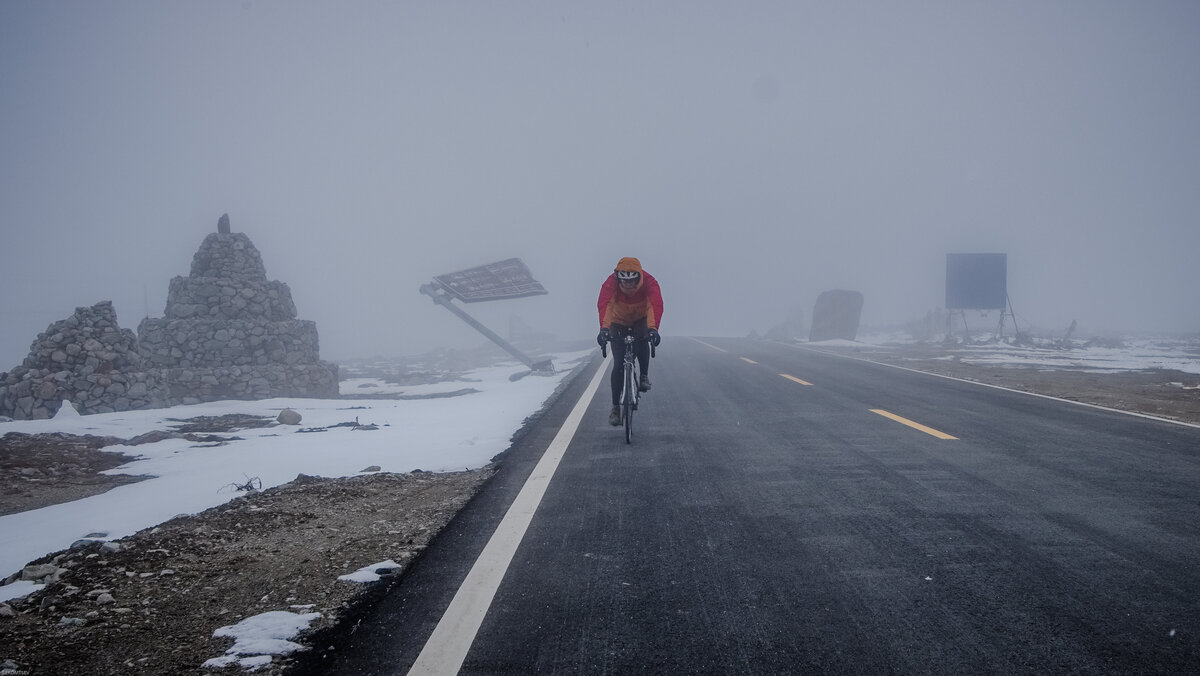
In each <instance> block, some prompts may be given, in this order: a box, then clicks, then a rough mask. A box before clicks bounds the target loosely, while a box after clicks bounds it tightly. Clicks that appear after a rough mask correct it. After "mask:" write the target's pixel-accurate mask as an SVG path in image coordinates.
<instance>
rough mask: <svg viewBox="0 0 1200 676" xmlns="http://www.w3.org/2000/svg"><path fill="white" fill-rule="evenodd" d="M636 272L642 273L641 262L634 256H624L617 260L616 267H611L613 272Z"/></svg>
mask: <svg viewBox="0 0 1200 676" xmlns="http://www.w3.org/2000/svg"><path fill="white" fill-rule="evenodd" d="M630 271H632V272H636V273H638V274H639V275H640V274H642V263H641V261H639V260H638V259H636V258H632V257H628V256H627V257H625V258H622V259H621V260H619V261H617V267H615V268H613V272H630Z"/></svg>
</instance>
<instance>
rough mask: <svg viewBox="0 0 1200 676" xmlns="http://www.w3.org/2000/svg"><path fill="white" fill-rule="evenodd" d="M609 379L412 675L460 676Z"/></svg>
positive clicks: (537, 471) (568, 430) (592, 390)
mask: <svg viewBox="0 0 1200 676" xmlns="http://www.w3.org/2000/svg"><path fill="white" fill-rule="evenodd" d="M605 375H607V369H605V368H604V364H601V365H600V368H599V369H597V370H596V375H595V376H593V377H592V382H590V383H588V386H587V389H586V390H585V391H584V393H583V396H582V397H580V398H579V401H578V402H577V403H576V404H575V408H573V409H571V413H570V415H568V416H567V419H566V420H565V421H563V424H562V427H560V428H559V430H558V434H557V435H555V437H554V440H553V441H551V442H550V445H549V446H547V447H546V451H545V453H543V454H542V459H541V460H539V461H538V464H537V466H535V467H534V468H533V473H531V474H530V475H529V478H528V479H526V480H525V485H524V486H522V487H521V492H520V493H518V494H517V497H516V499H514V500H513V503H512V505H511V506H510V507H509V508H508V512H506V513H505V514H504V518H503V519H501V521H500V525H499V526H497V527H496V532H495V533H493V534H492V537H491V539H490V540H488V543H487V545H486V546H484V548H483V551H482V552H480V554H479V558H478V559H476V560H475V565H474V566H472V567H471V572H469V573H467V577H466V579H464V580H463V583H462V586H461V587H459V588H458V591H457V592H456V593H455V594H454V599H453V600H452V601H450V606H449V607H447V608H446V613H445V614H444V615H442V619H441V620H440V621H439V622H438V625H437V626H436V627H434V629H433V633H432V634H430V635H429V640H428V641H426V642H425V647H424V648H422V649H421V654H420V655H418V656H417V661H416V662H414V663H413V665H412V668H411V669H410V670H409V672H408V673H410V674H456V673H458V670H459V669H461V668H462V664H463V661H464V660H465V659H466V658H467V651H468V650H470V649H471V644H472V643H474V641H475V635H476V634H478V633H479V627H480V625H482V624H483V618H484V616H485V615H486V614H487V611H488V608H489V607H490V606H491V605H492V599H493V598H494V597H495V596H496V590H497V589H498V588H499V587H500V581H501V579H503V578H504V573H505V571H507V570H508V565H509V564H510V563H511V562H512V558H513V555H514V554H516V551H517V546H518V545H520V544H521V539H522V538H524V537H525V531H526V529H528V528H529V523H530V521H532V520H533V514H534V512H536V511H537V508H538V505H539V504H540V503H541V501H542V497H543V496H544V495H545V493H546V487H547V486H549V485H550V479H551V478H553V477H554V472H555V470H557V469H558V464H559V462H560V461H561V460H562V457H563V455H564V454H565V453H566V450H567V446H569V445H570V443H571V439H573V438H574V437H575V432H576V430H577V429H579V423H580V422H581V421H582V420H583V414H584V412H585V411H587V408H588V405H589V404H590V403H591V401H592V397H594V396H595V394H596V390H597V389H599V387H600V381H601V380H602V379H603V378H604V376H605Z"/></svg>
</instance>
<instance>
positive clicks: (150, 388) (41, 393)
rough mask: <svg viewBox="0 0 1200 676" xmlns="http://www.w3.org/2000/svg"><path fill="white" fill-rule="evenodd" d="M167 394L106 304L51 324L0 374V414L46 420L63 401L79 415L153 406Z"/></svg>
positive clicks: (159, 376)
mask: <svg viewBox="0 0 1200 676" xmlns="http://www.w3.org/2000/svg"><path fill="white" fill-rule="evenodd" d="M165 394H166V389H165V387H164V386H163V382H162V373H161V370H154V369H150V370H148V369H147V368H146V366H145V360H144V359H143V358H142V355H141V354H139V353H138V341H137V338H136V337H135V336H134V335H133V331H130V330H129V329H122V328H120V327H119V326H118V325H117V313H116V311H114V310H113V306H112V302H111V301H104V302H102V303H97V304H96V305H93V306H92V307H80V308H76V309H75V314H73V315H71V316H70V317H68V318H66V319H63V320H61V321H58V322H55V323H53V324H51V325H50V326H49V328H47V329H46V331H45V332H43V333H41V334H39V335H38V337H37V339H36V340H34V341H33V344H32V345H31V346H30V351H29V356H27V357H26V358H25V361H24V362H23V363H22V364H21V365H20V366H18V367H16V368H14V369H13V370H11V371H9V372H7V373H2V374H0V415H4V416H9V417H12V418H16V419H26V420H28V419H42V418H50V417H52V416H53V415H54V414H55V413H57V412H58V409H59V407H60V406H61V405H62V402H63V401H64V400H65V401H70V402H72V403H73V404H74V406H75V409H76V410H78V411H79V412H80V413H109V412H112V411H128V410H131V409H140V408H155V407H158V406H162V405H163V403H164V401H165Z"/></svg>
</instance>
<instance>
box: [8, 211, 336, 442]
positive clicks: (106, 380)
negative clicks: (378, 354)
mask: <svg viewBox="0 0 1200 676" xmlns="http://www.w3.org/2000/svg"><path fill="white" fill-rule="evenodd" d="M164 315H165V316H164V317H163V318H161V319H151V318H146V319H143V320H142V323H141V325H140V326H138V335H137V336H136V337H135V336H134V334H133V332H132V331H129V330H128V329H121V328H120V327H119V326H118V325H117V318H116V313H115V312H114V311H113V307H112V302H111V301H105V302H102V303H98V304H97V305H95V306H93V307H91V308H78V309H76V311H75V314H74V315H73V316H71V317H69V318H67V319H64V320H62V321H60V322H56V323H54V324H51V325H50V327H49V328H48V329H47V330H46V331H45V332H44V333H42V334H40V335H39V336H38V338H37V340H35V341H34V342H33V345H32V346H31V350H30V354H29V356H28V357H26V359H25V361H24V362H23V364H22V365H21V366H18V367H17V368H15V369H13V370H11V371H9V372H7V373H0V416H9V417H12V418H16V419H38V418H49V417H52V416H53V415H54V414H55V413H56V412H57V411H58V409H59V407H60V406H61V403H62V401H64V400H67V401H71V402H72V403H74V405H75V408H76V409H77V410H78V411H79V412H80V413H84V414H87V413H105V412H111V411H125V410H132V409H144V408H155V407H160V406H163V405H168V406H173V405H177V404H196V403H201V402H205V401H217V400H220V399H269V398H272V397H336V396H338V369H337V366H336V365H334V364H331V363H328V362H323V361H320V359H319V357H318V338H317V326H316V323H315V322H312V321H305V320H299V319H296V306H295V304H294V303H293V302H292V293H291V290H290V289H288V286H287V284H284V283H283V282H278V281H268V280H267V274H266V270H265V268H264V267H263V263H262V257H261V256H260V255H259V253H258V249H256V248H255V247H254V244H253V243H251V241H250V239H249V238H248V237H246V235H244V234H242V233H231V232H229V220H228V216H222V217H221V220H220V222H219V224H218V232H216V233H212V234H210V235H208V237H206V238H205V240H204V242H203V243H202V244H201V245H200V249H199V251H197V252H196V254H195V256H194V257H193V259H192V269H191V274H190V275H189V276H188V277H176V278H174V279H172V280H171V285H170V289H169V291H168V295H167V307H166V311H165V312H164Z"/></svg>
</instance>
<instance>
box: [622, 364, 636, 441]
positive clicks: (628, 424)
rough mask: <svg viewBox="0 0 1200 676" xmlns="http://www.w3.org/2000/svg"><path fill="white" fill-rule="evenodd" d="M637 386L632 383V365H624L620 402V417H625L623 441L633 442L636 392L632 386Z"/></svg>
mask: <svg viewBox="0 0 1200 676" xmlns="http://www.w3.org/2000/svg"><path fill="white" fill-rule="evenodd" d="M636 387H637V386H636V385H634V383H633V366H632V365H630V364H626V365H625V401H624V402H623V404H622V417H623V418H625V443H627V444H632V443H633V409H634V401H636V400H635V399H634V397H636V396H637V392H636V391H635V389H634V388H636Z"/></svg>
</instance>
